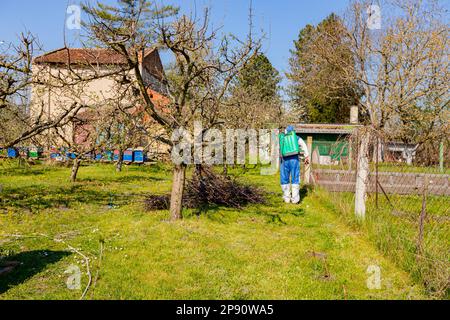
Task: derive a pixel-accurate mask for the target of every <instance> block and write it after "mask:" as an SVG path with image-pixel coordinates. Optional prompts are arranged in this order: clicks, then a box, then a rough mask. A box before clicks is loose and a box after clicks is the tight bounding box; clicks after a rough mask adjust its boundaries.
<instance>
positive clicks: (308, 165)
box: [305, 136, 313, 184]
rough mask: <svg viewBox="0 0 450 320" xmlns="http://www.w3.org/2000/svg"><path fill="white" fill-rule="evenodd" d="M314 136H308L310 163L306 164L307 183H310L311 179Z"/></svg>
mask: <svg viewBox="0 0 450 320" xmlns="http://www.w3.org/2000/svg"><path fill="white" fill-rule="evenodd" d="M312 139H313V138H312V136H308V137H307V138H306V145H307V146H308V153H309V164H307V165H306V166H305V184H310V181H311V166H312Z"/></svg>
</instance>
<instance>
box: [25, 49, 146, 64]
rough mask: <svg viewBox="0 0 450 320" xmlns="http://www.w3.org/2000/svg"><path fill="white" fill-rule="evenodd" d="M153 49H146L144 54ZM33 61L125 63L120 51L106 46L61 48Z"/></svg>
mask: <svg viewBox="0 0 450 320" xmlns="http://www.w3.org/2000/svg"><path fill="white" fill-rule="evenodd" d="M153 51H154V49H147V50H146V52H145V56H147V55H149V54H151V53H152V52H153ZM34 63H38V64H39V63H58V64H60V63H64V64H67V63H70V64H110V65H114V64H126V60H125V58H124V57H123V55H121V54H120V53H117V52H116V51H114V50H112V49H107V48H61V49H58V50H55V51H52V52H49V53H46V54H44V55H42V56H39V57H36V58H35V59H34Z"/></svg>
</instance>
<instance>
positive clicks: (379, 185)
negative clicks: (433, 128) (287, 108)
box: [311, 129, 450, 298]
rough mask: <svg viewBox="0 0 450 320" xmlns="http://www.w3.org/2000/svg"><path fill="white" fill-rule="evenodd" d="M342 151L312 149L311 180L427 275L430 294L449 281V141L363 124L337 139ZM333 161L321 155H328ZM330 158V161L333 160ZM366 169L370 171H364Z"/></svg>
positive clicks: (445, 288) (386, 248)
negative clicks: (398, 136)
mask: <svg viewBox="0 0 450 320" xmlns="http://www.w3.org/2000/svg"><path fill="white" fill-rule="evenodd" d="M336 145H339V146H340V147H339V148H331V150H332V152H333V151H334V152H335V154H329V155H320V154H318V153H319V150H313V154H312V162H313V163H312V169H311V180H312V182H313V183H314V184H315V185H316V186H317V187H318V191H317V192H319V193H320V194H321V195H322V196H323V197H326V198H327V200H329V201H330V202H331V203H332V204H333V205H334V206H335V208H336V209H337V210H336V211H338V212H340V213H341V214H342V215H343V216H344V217H345V218H346V219H348V220H350V221H352V222H355V223H357V222H358V219H357V218H356V217H357V215H355V213H357V212H358V211H359V210H361V208H360V206H361V204H360V203H358V194H360V193H361V183H362V184H363V185H364V186H363V189H364V190H362V191H363V196H364V197H363V200H364V201H363V202H364V203H363V205H364V212H365V221H364V224H363V227H364V228H366V229H367V231H368V233H369V235H370V237H371V238H372V239H373V240H374V241H375V242H376V244H377V245H378V247H379V248H380V249H381V250H382V251H383V252H384V253H386V254H388V255H390V256H391V257H393V258H394V261H396V262H397V263H398V264H399V265H401V266H402V267H404V269H406V270H408V271H410V272H411V273H412V274H413V276H414V277H415V278H416V279H417V280H419V281H421V282H422V283H423V284H424V286H425V288H426V289H427V290H428V291H429V293H430V295H431V296H435V297H439V298H442V297H448V296H449V293H450V292H449V288H450V260H449V259H450V254H449V253H450V169H449V153H448V151H447V150H449V141H448V139H441V140H437V141H428V142H427V143H424V144H420V145H419V144H413V143H407V142H404V141H396V140H394V139H392V138H390V137H388V136H386V135H385V134H383V133H382V132H379V131H375V130H367V129H365V130H358V131H357V132H355V133H354V134H351V135H348V136H345V137H341V138H340V139H339V141H336ZM324 156H325V157H329V158H325V159H326V161H321V160H322V159H323V157H324ZM330 159H331V161H330ZM365 169H367V170H365Z"/></svg>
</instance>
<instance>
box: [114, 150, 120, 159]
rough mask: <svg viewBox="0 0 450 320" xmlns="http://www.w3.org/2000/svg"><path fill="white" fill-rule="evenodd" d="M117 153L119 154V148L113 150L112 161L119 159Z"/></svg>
mask: <svg viewBox="0 0 450 320" xmlns="http://www.w3.org/2000/svg"><path fill="white" fill-rule="evenodd" d="M119 155H120V151H119V150H114V157H113V160H114V161H119Z"/></svg>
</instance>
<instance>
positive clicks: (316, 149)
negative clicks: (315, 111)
mask: <svg viewBox="0 0 450 320" xmlns="http://www.w3.org/2000/svg"><path fill="white" fill-rule="evenodd" d="M358 127H360V125H356V124H296V125H294V129H295V132H296V133H297V135H298V136H299V137H301V138H302V139H303V140H304V141H305V142H306V144H307V145H308V149H309V150H310V151H311V160H312V162H313V163H316V164H333V163H336V164H337V163H339V162H340V161H342V160H344V159H346V158H348V156H349V154H350V153H351V150H350V146H349V143H348V140H349V139H348V138H349V136H350V135H351V134H352V133H353V132H354V131H355V130H356V129H357V128H358Z"/></svg>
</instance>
